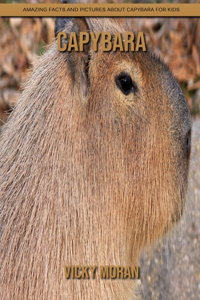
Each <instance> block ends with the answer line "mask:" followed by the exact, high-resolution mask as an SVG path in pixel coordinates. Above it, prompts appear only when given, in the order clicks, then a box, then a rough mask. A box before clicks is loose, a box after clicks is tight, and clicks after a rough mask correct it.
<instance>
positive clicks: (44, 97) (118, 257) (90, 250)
mask: <svg viewBox="0 0 200 300" xmlns="http://www.w3.org/2000/svg"><path fill="white" fill-rule="evenodd" d="M59 24H62V22H61V23H59ZM57 30H58V26H57ZM63 30H64V31H65V32H66V33H68V34H69V33H70V32H72V31H75V32H76V34H77V36H79V33H80V32H81V31H87V32H89V31H93V32H94V33H95V32H102V31H109V32H111V34H113V35H114V33H115V32H121V33H122V34H124V31H125V29H123V28H122V27H121V26H119V25H117V24H116V23H114V22H111V21H109V20H107V19H89V20H88V19H84V18H75V19H71V20H70V21H69V22H66V23H65V26H64V28H63ZM190 135H191V118H190V112H189V108H188V105H187V102H186V99H185V97H184V95H183V93H182V91H181V88H180V87H179V85H178V84H177V82H176V80H175V79H174V77H173V76H172V74H171V73H170V71H169V70H168V68H167V67H166V65H165V64H164V63H162V62H161V61H160V60H159V59H158V58H156V57H155V56H154V55H152V54H150V53H149V51H147V52H141V51H139V52H131V51H129V52H120V51H116V52H113V51H111V52H107V53H106V52H103V51H102V49H101V47H99V51H97V52H95V51H94V50H93V48H92V44H91V43H89V44H88V45H87V47H85V49H84V51H82V52H76V51H71V52H63V53H61V52H59V51H58V49H57V43H56V42H55V43H54V44H53V45H52V46H51V48H50V49H49V50H48V51H47V52H46V53H45V54H44V55H43V56H42V57H41V58H39V59H38V60H37V61H36V62H35V65H34V68H33V72H32V75H31V76H30V78H29V80H28V81H27V84H26V87H25V89H24V91H23V93H22V95H21V96H20V98H19V101H18V103H17V106H16V108H15V109H14V111H13V113H12V115H11V117H10V118H9V120H8V122H7V124H5V126H4V128H3V130H2V136H1V141H0V145H1V149H0V169H1V172H0V199H1V227H0V240H1V241H0V247H1V251H0V253H1V254H0V255H1V256H0V265H1V273H0V282H1V284H2V287H1V291H0V298H1V299H2V300H7V299H9V300H15V299H19V300H22V299H29V300H35V299H43V300H49V299H51V300H58V299H59V300H60V299H62V300H64V299H70V300H72V299H73V300H83V299H87V300H92V299H98V300H100V299H124V300H125V299H126V300H127V299H136V298H134V295H133V293H134V289H135V284H136V282H135V281H134V280H128V279H127V280H108V281H107V280H101V279H100V278H99V277H98V274H97V276H96V278H95V279H91V280H88V279H87V280H73V279H69V280H68V279H66V278H65V274H64V271H63V266H65V265H66V266H75V265H79V266H97V267H99V266H100V265H116V266H126V265H138V259H139V255H140V252H141V250H142V249H143V247H145V246H146V245H149V244H151V243H152V242H154V241H155V240H157V239H158V238H160V237H161V236H163V235H164V234H165V233H166V232H167V231H169V229H170V228H171V227H172V225H173V224H174V223H176V222H177V221H178V220H179V218H180V216H181V214H182V212H183V209H184V203H185V196H186V189H187V181H188V168H189V157H190V147H191V137H190Z"/></svg>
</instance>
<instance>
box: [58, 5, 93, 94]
mask: <svg viewBox="0 0 200 300" xmlns="http://www.w3.org/2000/svg"><path fill="white" fill-rule="evenodd" d="M61 2H62V3H76V1H75V0H71V1H70V0H61ZM69 22H71V25H70V28H69V31H70V32H75V33H76V36H77V39H78V43H79V42H80V41H79V38H80V32H89V31H91V30H92V24H91V22H90V20H89V19H88V18H56V20H55V37H57V34H58V33H59V32H60V31H62V30H64V29H65V28H66V26H67V25H68V23H69ZM89 60H90V44H89V43H88V44H86V45H84V48H83V51H81V52H79V51H78V52H75V51H71V52H69V58H68V62H69V67H70V71H71V75H72V78H73V79H74V82H76V84H77V83H79V82H80V90H81V92H82V96H83V98H85V97H86V96H87V90H88V87H89Z"/></svg>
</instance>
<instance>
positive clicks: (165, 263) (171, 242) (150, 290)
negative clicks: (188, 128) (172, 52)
mask: <svg viewBox="0 0 200 300" xmlns="http://www.w3.org/2000/svg"><path fill="white" fill-rule="evenodd" d="M141 283H142V284H141V289H142V291H141V292H142V296H143V299H144V300H197V299H200V298H199V295H200V119H197V120H195V121H193V133H192V156H191V172H190V180H189V191H188V197H187V207H186V213H185V215H184V217H183V218H182V220H181V222H180V224H179V225H178V226H177V227H176V228H175V230H174V232H173V234H172V235H171V236H170V237H167V238H166V239H165V241H162V242H161V241H160V242H159V243H158V245H157V246H156V247H155V249H154V250H153V251H151V253H150V252H147V253H145V254H144V255H143V256H142V258H141Z"/></svg>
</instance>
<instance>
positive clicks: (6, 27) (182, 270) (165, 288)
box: [0, 0, 200, 300]
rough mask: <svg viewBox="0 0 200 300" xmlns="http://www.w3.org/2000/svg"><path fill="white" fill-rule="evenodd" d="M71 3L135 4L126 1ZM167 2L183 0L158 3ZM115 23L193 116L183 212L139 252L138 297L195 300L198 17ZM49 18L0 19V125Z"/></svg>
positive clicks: (199, 177)
mask: <svg viewBox="0 0 200 300" xmlns="http://www.w3.org/2000/svg"><path fill="white" fill-rule="evenodd" d="M11 2H15V3H60V1H56V0H51V1H50V0H46V1H36V0H30V1H26V2H25V1H9V0H7V1H1V0H0V3H11ZM77 2H79V3H85V2H90V3H134V2H135V3H136V1H128V0H127V1H115V0H113V1H106V0H105V1H77ZM138 2H139V3H145V2H146V3H158V1H138ZM138 2H137V3H138ZM168 2H169V3H180V2H182V3H186V1H162V3H168ZM187 2H189V3H197V2H199V3H200V1H187ZM159 3H161V2H159ZM116 21H117V22H119V23H120V24H123V25H125V26H128V28H129V29H130V28H131V29H132V30H133V31H134V32H137V31H143V32H145V37H146V42H147V44H148V46H149V48H151V49H152V50H153V52H155V53H156V54H157V55H158V56H160V57H161V59H163V60H164V61H165V62H166V63H167V65H168V66H169V68H170V69H171V71H172V73H173V74H174V76H175V77H176V78H177V80H178V82H179V84H180V85H181V87H182V89H183V91H184V94H185V96H186V98H187V101H188V104H189V106H190V110H191V113H192V116H193V135H192V159H191V173H190V183H189V192H188V201H187V209H186V213H185V215H184V217H183V219H182V220H181V222H180V224H179V225H178V227H176V229H175V230H174V232H173V233H172V234H171V235H170V237H169V236H168V238H166V239H165V240H164V241H163V240H162V241H159V242H158V244H157V245H156V246H155V247H154V250H148V249H147V250H146V251H145V252H144V254H143V255H142V258H141V294H142V299H145V300H150V299H151V300H154V299H155V300H177V299H179V300H186V299H187V300H188V299H190V300H197V299H200V298H199V295H200V119H199V117H200V18H117V19H116ZM54 22H55V20H54V19H53V18H0V126H1V125H2V124H4V123H5V122H6V120H7V117H8V115H9V113H10V112H11V111H12V109H13V107H14V105H15V102H16V99H17V95H18V93H20V87H21V86H22V85H23V83H24V82H25V81H26V78H27V76H28V74H29V73H30V68H31V66H32V64H33V62H34V58H35V57H37V56H38V55H42V54H43V53H44V51H45V49H46V46H47V45H49V44H50V43H52V42H53V41H54Z"/></svg>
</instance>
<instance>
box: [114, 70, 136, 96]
mask: <svg viewBox="0 0 200 300" xmlns="http://www.w3.org/2000/svg"><path fill="white" fill-rule="evenodd" d="M116 84H117V86H118V88H119V89H120V90H121V91H122V93H124V94H125V95H129V94H130V93H132V92H133V93H134V92H136V91H137V86H136V84H135V83H133V81H132V79H131V76H130V75H129V74H127V73H121V74H120V75H119V76H118V77H117V78H116Z"/></svg>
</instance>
